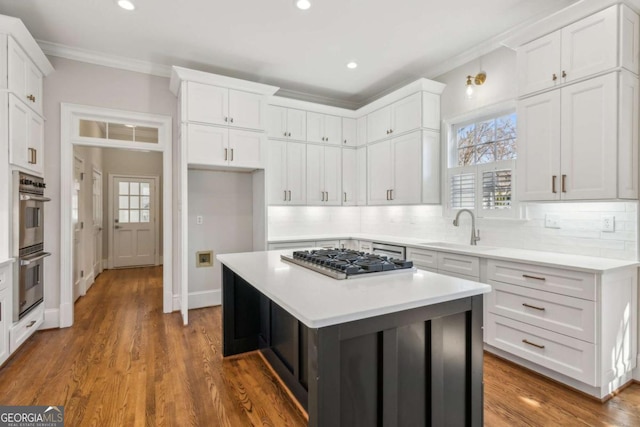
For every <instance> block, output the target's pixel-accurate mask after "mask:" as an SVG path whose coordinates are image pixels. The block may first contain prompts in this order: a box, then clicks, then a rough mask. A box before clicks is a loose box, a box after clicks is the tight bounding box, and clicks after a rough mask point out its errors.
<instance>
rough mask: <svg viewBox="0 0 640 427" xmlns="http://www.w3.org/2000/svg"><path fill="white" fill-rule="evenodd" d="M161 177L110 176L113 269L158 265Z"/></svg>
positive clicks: (110, 266) (110, 226)
mask: <svg viewBox="0 0 640 427" xmlns="http://www.w3.org/2000/svg"><path fill="white" fill-rule="evenodd" d="M157 188H158V177H142V176H121V175H110V176H109V194H110V196H109V248H110V251H111V254H110V257H109V259H110V260H112V262H111V264H110V265H109V268H122V267H141V266H149V265H155V264H157V263H158V262H157V254H158V253H157V251H156V239H157V235H158V229H157V227H158V221H157V219H156V211H157V200H158V198H157V197H156V189H157Z"/></svg>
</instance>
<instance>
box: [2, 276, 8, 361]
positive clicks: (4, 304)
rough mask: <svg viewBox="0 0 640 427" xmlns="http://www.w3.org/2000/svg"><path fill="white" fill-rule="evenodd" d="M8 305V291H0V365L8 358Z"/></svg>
mask: <svg viewBox="0 0 640 427" xmlns="http://www.w3.org/2000/svg"><path fill="white" fill-rule="evenodd" d="M0 274H2V273H0ZM5 274H6V273H5ZM9 304H10V302H9V290H8V289H7V288H5V289H0V365H2V364H3V363H4V362H5V361H6V360H7V359H8V358H9Z"/></svg>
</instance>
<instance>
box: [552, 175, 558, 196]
mask: <svg viewBox="0 0 640 427" xmlns="http://www.w3.org/2000/svg"><path fill="white" fill-rule="evenodd" d="M556 178H557V176H556V175H553V176H551V192H552V193H553V194H556V193H557V191H556Z"/></svg>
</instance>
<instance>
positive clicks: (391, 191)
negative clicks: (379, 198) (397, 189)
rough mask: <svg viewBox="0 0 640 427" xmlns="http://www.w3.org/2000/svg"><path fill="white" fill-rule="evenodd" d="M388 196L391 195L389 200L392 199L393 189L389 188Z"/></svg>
mask: <svg viewBox="0 0 640 427" xmlns="http://www.w3.org/2000/svg"><path fill="white" fill-rule="evenodd" d="M389 196H390V197H391V198H390V199H389V200H393V189H391V190H389Z"/></svg>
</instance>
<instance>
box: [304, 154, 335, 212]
mask: <svg viewBox="0 0 640 427" xmlns="http://www.w3.org/2000/svg"><path fill="white" fill-rule="evenodd" d="M341 151H342V150H341V148H340V147H328V146H321V145H313V144H309V145H308V146H307V205H340V204H341V200H342V193H341V187H342V161H341V155H340V154H341Z"/></svg>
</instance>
